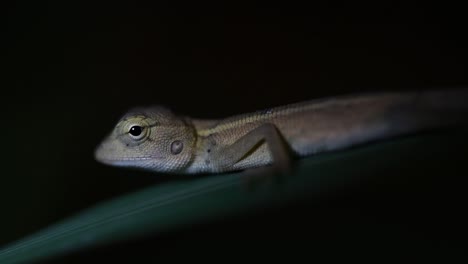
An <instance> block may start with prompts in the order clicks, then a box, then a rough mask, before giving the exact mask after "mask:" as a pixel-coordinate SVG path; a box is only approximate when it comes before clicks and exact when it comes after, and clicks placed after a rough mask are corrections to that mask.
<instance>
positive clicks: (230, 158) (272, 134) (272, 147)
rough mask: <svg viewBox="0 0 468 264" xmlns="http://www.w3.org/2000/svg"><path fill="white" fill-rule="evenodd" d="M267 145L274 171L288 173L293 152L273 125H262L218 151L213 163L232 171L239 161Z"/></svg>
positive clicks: (223, 169) (222, 168)
mask: <svg viewBox="0 0 468 264" xmlns="http://www.w3.org/2000/svg"><path fill="white" fill-rule="evenodd" d="M262 144H266V145H267V148H268V150H269V151H270V154H271V157H272V159H273V160H272V163H273V164H272V165H273V169H275V170H279V171H280V172H286V171H288V170H289V169H290V168H291V159H292V157H291V154H292V153H291V151H290V149H289V146H288V144H287V142H286V140H285V139H284V138H283V136H282V135H281V134H280V132H279V130H278V129H277V128H276V126H275V125H273V124H262V125H260V126H258V127H257V128H255V129H253V130H251V131H250V132H248V133H247V134H245V135H244V136H242V137H241V138H239V139H238V140H236V141H235V142H234V143H233V144H231V145H229V146H224V147H222V148H220V149H218V150H217V151H216V152H214V153H213V154H214V155H213V161H214V164H216V166H218V168H219V169H220V170H221V171H228V170H231V169H232V167H233V166H234V165H235V164H236V163H238V162H239V161H241V160H243V159H246V158H249V155H250V154H252V153H253V152H254V151H255V150H256V149H257V148H258V147H260V146H261V145H262Z"/></svg>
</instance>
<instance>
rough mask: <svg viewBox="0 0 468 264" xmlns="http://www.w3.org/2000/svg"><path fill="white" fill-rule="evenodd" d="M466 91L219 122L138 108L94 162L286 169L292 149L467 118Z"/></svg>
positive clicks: (158, 167) (319, 104) (359, 100)
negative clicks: (139, 131)
mask: <svg viewBox="0 0 468 264" xmlns="http://www.w3.org/2000/svg"><path fill="white" fill-rule="evenodd" d="M467 94H468V93H467V92H466V91H463V90H461V91H450V92H437V91H435V92H426V93H380V94H368V95H359V96H343V97H337V98H331V99H325V100H323V99H322V100H312V101H308V102H302V103H296V104H291V105H286V106H281V107H276V108H272V109H268V110H263V111H257V112H254V113H250V114H243V115H238V116H233V117H230V118H226V119H222V120H201V119H192V118H188V117H179V116H176V115H174V114H173V113H172V112H170V111H169V110H167V109H164V108H159V107H156V108H140V109H135V110H132V111H130V112H129V113H127V114H126V115H125V116H124V117H123V118H122V120H121V121H120V122H119V123H118V125H117V126H116V128H115V130H114V131H113V133H112V134H111V135H110V136H109V138H108V139H107V140H106V141H104V142H103V143H102V144H101V146H100V147H99V148H98V149H97V151H96V158H97V159H98V160H100V161H101V162H104V163H107V164H111V165H120V166H128V167H137V168H144V169H149V170H153V171H161V172H178V173H212V172H225V171H232V170H242V169H247V168H253V167H259V166H264V165H268V164H271V163H277V164H279V165H280V166H286V165H287V159H288V157H289V152H292V153H291V154H293V155H295V156H299V157H301V156H307V155H312V154H316V153H321V152H325V151H332V150H338V149H343V148H346V147H350V146H353V145H357V144H361V143H365V142H369V141H374V140H379V139H384V138H388V137H393V136H397V135H402V134H406V133H411V132H416V131H420V130H424V129H428V128H433V127H439V126H445V125H451V124H455V123H458V122H460V121H462V120H463V121H464V120H466V118H464V115H463V114H466V113H467V108H468V106H467V100H468V96H467ZM135 126H138V127H140V128H143V129H146V130H145V131H144V132H145V135H144V137H142V138H138V139H136V138H134V137H133V135H131V134H130V129H132V127H135ZM142 133H143V132H142ZM139 136H140V135H139Z"/></svg>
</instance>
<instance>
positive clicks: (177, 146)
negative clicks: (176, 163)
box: [171, 140, 184, 155]
mask: <svg viewBox="0 0 468 264" xmlns="http://www.w3.org/2000/svg"><path fill="white" fill-rule="evenodd" d="M183 149H184V143H182V141H180V140H176V141H174V142H172V143H171V153H172V154H174V155H177V154H179V153H180V152H182V150H183Z"/></svg>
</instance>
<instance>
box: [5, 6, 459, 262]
mask: <svg viewBox="0 0 468 264" xmlns="http://www.w3.org/2000/svg"><path fill="white" fill-rule="evenodd" d="M178 4H180V6H178ZM5 10H6V12H7V16H6V18H7V23H6V25H7V29H6V30H5V31H4V34H3V37H2V39H3V41H2V42H3V43H4V44H6V47H5V48H4V49H3V51H4V53H5V55H4V56H2V57H3V59H2V61H3V62H4V64H5V66H6V71H4V73H6V74H5V77H4V78H2V79H3V80H4V84H3V85H2V96H1V98H2V101H3V102H2V108H3V111H2V113H3V118H2V126H1V127H2V138H3V144H2V145H3V148H2V151H1V152H0V153H1V154H0V155H1V164H2V173H1V175H2V176H1V178H0V187H1V191H0V195H1V196H0V198H1V201H2V202H1V206H2V218H1V221H0V234H1V235H0V245H3V244H5V243H7V242H11V241H13V240H15V239H18V238H20V237H22V236H23V235H26V234H29V233H30V232H32V231H35V230H38V229H40V228H42V227H44V226H46V225H48V224H50V223H53V222H55V221H57V220H59V219H62V218H64V217H66V216H70V215H72V214H74V213H76V212H78V211H79V210H81V209H84V208H88V207H90V206H92V205H93V204H96V203H97V202H99V201H103V200H106V199H108V198H111V197H115V196H118V195H120V194H124V193H128V192H130V191H132V190H137V189H140V188H143V187H144V186H148V185H151V184H155V183H157V182H158V181H160V177H159V175H156V176H155V175H153V174H150V173H144V172H134V171H127V170H121V169H115V168H110V167H105V166H103V165H100V164H98V163H96V162H95V161H94V160H93V157H92V152H93V150H94V147H95V146H96V145H97V144H98V143H99V141H100V140H101V139H102V138H103V136H104V135H105V134H106V133H107V132H109V131H110V129H111V128H112V126H113V125H114V123H115V121H116V120H117V118H118V117H119V116H120V115H121V114H122V113H123V112H125V111H126V110H127V109H128V108H130V107H133V106H136V105H149V104H162V105H165V106H168V107H170V108H172V109H174V110H175V111H176V112H180V113H183V114H187V115H191V116H194V117H206V118H216V117H224V116H227V115H231V114H236V113H240V112H245V111H252V110H256V109H262V108H266V107H271V106H276V105H281V104H286V103H292V102H297V101H302V100H306V99H312V98H316V97H323V96H332V95H337V94H344V93H355V92H364V91H377V90H408V89H411V90H414V89H430V88H445V87H456V86H457V87H458V86H463V85H466V84H467V82H468V78H467V67H468V62H467V59H468V50H467V48H466V47H467V41H466V40H465V35H466V34H465V33H466V28H465V26H466V23H465V21H464V20H465V19H464V14H463V12H462V11H463V8H461V7H456V6H436V5H432V6H431V5H430V4H428V3H426V4H424V5H423V6H422V5H417V4H409V3H404V4H399V3H392V2H379V4H373V5H358V4H356V3H351V2H350V3H349V4H346V5H338V4H310V5H309V6H306V5H301V6H296V5H293V4H285V3H283V4H275V3H272V2H270V3H268V4H257V3H253V2H252V3H250V4H248V5H243V6H241V5H236V4H226V3H223V4H217V5H212V4H210V5H201V4H200V3H196V4H195V3H194V4H191V5H186V4H184V5H182V3H173V4H167V3H164V2H159V1H155V2H154V3H153V4H142V3H136V2H128V3H125V4H121V3H112V4H110V3H106V4H104V3H103V4H97V3H93V4H85V3H80V2H71V1H63V2H58V3H52V2H47V3H46V2H42V1H41V2H38V3H35V4H26V3H20V2H11V3H10V4H8V6H7V7H6V8H5ZM465 146H466V144H465ZM464 153H465V154H466V151H465V152H464ZM454 155H455V154H454ZM454 170H455V169H454ZM441 171H442V169H441V170H440V171H439V172H441ZM417 174H418V169H413V170H412V171H411V173H409V174H408V175H406V176H411V175H417ZM376 176H378V175H377V174H376ZM162 178H164V177H163V176H162ZM452 180H453V179H452ZM453 184H454V185H461V184H463V182H462V181H461V180H459V181H458V182H456V181H455V182H454V183H453ZM401 186H403V187H401V188H402V189H404V191H405V192H407V194H408V193H414V191H416V194H415V195H414V196H415V197H416V196H418V195H420V193H417V190H414V188H416V187H415V186H417V184H416V183H413V185H411V184H409V185H405V184H402V185H401ZM433 187H434V186H433ZM446 187H447V189H450V186H448V185H447V186H446ZM373 188H374V189H373ZM375 188H376V187H375V186H367V187H362V189H360V190H353V191H350V193H349V194H346V195H342V196H340V197H335V198H334V199H332V200H330V201H328V202H327V203H314V204H313V206H314V208H315V210H317V212H318V213H320V214H322V215H325V216H326V217H325V219H327V220H323V219H322V220H320V221H319V220H314V219H315V218H313V217H310V218H308V217H305V214H304V213H301V212H302V210H303V209H304V207H305V206H304V205H303V204H301V205H297V208H300V209H297V210H295V209H292V208H296V207H291V208H288V209H283V212H284V214H286V213H287V214H289V215H292V216H296V218H302V219H303V220H302V221H300V222H299V226H301V227H305V226H308V225H310V226H314V224H315V225H322V226H324V228H322V229H319V230H322V231H316V232H318V233H317V234H315V235H317V237H318V239H317V240H314V234H313V232H312V231H311V230H312V229H307V230H308V231H309V233H307V234H308V237H309V239H310V243H312V244H320V242H319V241H318V240H319V239H323V238H325V237H328V235H330V236H331V238H330V241H328V242H327V243H328V244H327V243H325V244H322V248H326V249H331V248H333V247H335V246H336V247H337V248H345V247H347V246H349V245H350V244H353V242H355V241H356V240H359V238H358V237H357V236H359V235H358V234H363V233H364V234H368V235H369V234H371V233H373V232H374V231H375V230H380V231H382V230H386V231H385V232H386V234H392V233H393V231H392V230H398V232H399V233H401V234H406V231H408V230H406V228H408V227H407V226H406V225H404V224H402V223H405V221H404V220H401V219H404V218H405V216H404V214H406V213H408V212H410V211H411V209H409V208H408V207H405V209H404V210H402V211H399V210H398V209H397V208H398V207H400V206H403V207H404V204H405V202H404V199H399V200H398V201H399V203H396V204H395V203H392V202H391V201H390V200H387V198H383V197H384V196H385V195H383V194H379V191H381V190H380V189H375ZM459 188H460V187H459ZM429 189H431V188H429ZM434 189H436V188H434ZM431 190H432V189H431ZM399 191H400V192H401V191H402V190H399ZM369 192H371V193H374V195H373V196H371V197H369V196H368V193H369ZM390 193H392V192H390V191H389V192H388V193H386V194H390ZM444 194H445V193H442V194H441V193H437V191H433V192H428V193H424V194H421V195H426V196H424V197H425V198H427V199H434V200H437V199H436V198H435V197H439V196H443V195H444ZM379 197H380V199H381V200H378V199H379ZM408 197H412V196H411V195H407V196H405V198H408ZM462 197H465V198H466V195H465V196H462ZM353 199H354V200H353ZM372 199H374V200H375V199H377V201H378V202H375V203H371V202H369V200H372ZM350 200H353V201H355V202H354V203H349V202H348V201H350ZM382 201H386V202H387V205H391V206H393V207H394V210H393V211H392V213H393V214H396V215H394V216H395V217H396V218H399V217H400V218H399V219H400V220H401V221H396V223H393V220H388V219H387V220H386V218H387V217H388V215H385V214H384V215H383V216H379V213H375V214H373V213H369V212H372V210H371V208H376V207H377V208H378V207H379V205H378V203H379V202H382ZM446 202H447V201H446ZM350 204H352V206H351V205H350ZM463 204H464V203H462V202H461V201H458V202H457V203H456V204H455V206H452V207H450V208H457V210H458V209H459V210H464V208H458V207H457V206H462V205H463ZM413 205H414V200H413ZM310 206H311V205H310V204H308V205H307V206H306V207H307V208H310ZM362 208H367V209H369V210H368V211H367V212H368V214H370V215H371V216H372V217H374V218H377V219H379V221H382V222H383V223H384V224H382V225H380V224H375V223H374V224H368V223H367V224H366V223H365V222H366V221H368V219H369V215H366V214H361V213H359V212H360V211H362V210H360V209H362ZM438 208H439V211H435V213H434V212H431V213H430V214H429V215H431V216H433V215H432V214H434V215H438V216H440V214H446V213H447V212H445V211H444V210H442V211H441V210H440V209H441V208H444V206H442V205H440V206H439V207H438ZM288 210H289V211H288ZM376 210H377V209H376ZM380 210H381V211H380V213H382V212H383V211H384V210H383V209H380ZM454 210H455V209H454ZM377 211H378V210H377ZM399 214H400V215H399ZM278 215H279V214H278V212H276V213H275V212H271V213H270V215H268V214H266V213H265V214H263V218H259V217H258V216H255V215H254V216H240V217H239V219H237V220H236V219H231V220H230V222H227V223H224V222H223V223H212V224H211V225H206V226H201V227H198V228H195V229H193V230H191V231H187V232H188V233H187V232H181V233H180V234H176V235H173V236H171V235H166V236H163V237H161V238H157V239H155V240H154V241H153V240H150V241H138V242H134V243H136V245H137V246H132V245H133V244H132V245H129V244H124V245H120V247H123V248H125V249H126V250H123V251H125V252H127V253H128V252H129V253H128V254H132V252H135V251H138V253H139V254H143V255H144V253H143V251H144V250H142V248H143V245H148V243H150V244H151V243H153V244H154V243H156V244H157V243H159V244H158V245H162V244H164V245H165V246H164V247H163V249H164V250H167V249H169V248H171V247H172V245H174V244H177V245H179V246H180V244H183V245H187V244H185V241H190V242H187V243H189V244H190V243H194V241H196V239H194V237H200V236H201V237H207V238H211V239H212V240H219V239H223V238H226V237H227V238H228V239H229V238H233V237H234V238H241V239H244V240H250V239H255V238H257V239H258V238H260V237H263V236H267V237H269V238H270V239H271V238H272V236H273V235H272V234H271V232H270V230H271V229H275V230H278V233H276V234H279V237H281V236H286V237H288V238H289V239H292V236H293V235H292V234H294V233H295V232H292V233H290V232H288V231H287V230H286V229H281V225H280V224H279V222H280V221H279V220H276V221H275V220H273V222H271V219H275V218H276V217H278ZM429 215H424V216H418V215H417V214H412V216H411V217H413V218H411V217H410V218H411V219H413V221H412V225H410V228H408V229H411V228H414V227H418V226H420V227H421V226H423V227H421V229H424V230H425V231H424V230H420V232H417V235H415V236H417V237H418V238H416V241H417V242H415V244H418V243H419V244H421V241H422V240H424V239H425V238H421V240H418V239H419V236H420V235H421V234H423V235H421V236H425V237H432V238H433V240H431V241H435V242H434V243H435V244H436V245H440V244H444V245H445V243H448V245H449V246H447V247H444V248H446V249H447V250H448V248H451V247H452V246H455V247H458V246H460V244H458V240H454V239H452V238H458V237H459V236H458V235H455V234H454V233H457V232H462V233H461V234H463V232H465V233H466V229H465V231H463V230H458V229H457V228H458V227H460V228H461V227H462V226H463V224H461V222H459V223H460V224H459V225H458V226H456V227H457V228H454V229H453V230H452V229H451V230H452V231H453V232H452V231H450V232H449V233H446V232H444V231H443V230H444V227H442V226H440V225H438V224H437V223H438V222H437V221H438V220H437V221H436V220H434V219H432V222H429V223H425V224H424V225H422V224H421V225H420V224H419V223H418V221H419V220H421V221H422V222H424V221H425V220H423V219H426V217H429ZM372 217H371V218H372ZM429 218H430V217H429ZM304 219H307V221H306V220H304ZM346 219H349V221H350V222H349V223H354V224H357V225H359V226H360V227H361V228H363V231H362V233H361V232H356V231H351V230H352V229H353V228H354V227H353V226H355V225H353V224H347V225H345V226H344V227H342V229H339V231H336V232H332V233H331V234H328V233H326V232H325V231H323V230H328V229H327V228H326V227H327V224H329V226H328V227H330V226H331V225H333V226H335V225H338V223H339V222H340V221H341V220H343V221H345V220H346ZM415 219H416V220H415ZM284 220H285V219H281V221H284ZM465 220H466V218H465ZM265 221H267V222H268V223H269V224H267V225H266V227H265V225H264V224H265ZM334 221H336V222H334ZM331 222H332V223H333V224H331ZM371 222H372V221H371ZM410 222H411V221H410ZM288 223H289V224H291V222H288ZM300 223H302V225H300ZM442 223H443V225H444V226H447V225H450V223H451V222H450V221H448V220H446V221H445V222H442ZM226 226H229V228H227V227H226ZM261 226H264V227H263V229H262V228H261ZM367 226H371V227H369V228H367V229H366V227H367ZM426 227H427V229H425V228H426ZM387 229H388V230H387ZM232 230H236V231H232ZM254 230H260V231H258V232H257V233H256V232H253V231H254ZM301 230H303V229H301ZM296 231H297V232H298V233H300V231H298V230H296ZM426 231H427V232H426ZM301 232H302V231H301ZM311 232H312V233H311ZM314 232H315V231H314ZM409 233H411V232H409V231H408V234H409ZM209 234H212V235H209ZM216 234H218V235H216ZM220 234H222V235H220ZM268 234H269V235H268ZM434 234H435V235H434ZM364 236H365V235H364ZM350 237H353V238H355V239H356V240H354V239H351V238H350ZM365 237H366V236H365ZM410 237H411V238H414V237H413V236H412V235H407V236H406V235H401V236H399V237H398V239H395V237H393V240H391V239H392V238H391V237H390V238H389V239H390V240H391V242H388V239H387V238H380V240H379V238H378V237H372V239H375V240H376V243H383V241H387V243H388V245H387V246H391V245H394V242H395V241H396V242H395V243H397V244H398V243H401V242H402V241H408V240H410V241H413V240H411V239H410ZM367 238H369V236H367ZM179 239H182V240H179ZM278 240H279V242H278V243H279V245H281V243H284V240H283V239H278ZM158 241H159V242H158ZM161 241H172V242H168V243H167V244H165V243H163V242H161ZM177 241H179V243H176V242H177ZM180 241H184V242H180ZM331 241H334V242H336V241H338V242H337V244H335V243H332V242H331ZM424 241H425V240H424ZM447 241H448V242H447ZM153 244H152V245H153ZM372 244H374V243H373V242H369V243H368V244H365V245H367V246H369V245H372ZM409 244H411V245H412V242H411V243H410V242H408V245H409ZM327 245H328V246H327ZM340 245H341V246H340ZM427 245H428V244H424V243H423V246H420V247H419V249H422V248H424V249H426V246H427ZM430 245H433V244H432V242H431V243H430ZM115 247H119V246H115ZM436 247H438V246H436ZM408 248H409V246H408ZM106 250H110V251H112V252H114V253H115V248H111V249H100V250H97V251H96V252H94V253H89V252H88V253H87V254H89V255H88V257H89V258H93V257H95V256H96V255H99V254H105V252H107V251H106ZM132 250H133V251H132ZM409 251H411V250H409ZM103 252H104V253H103ZM83 254H84V253H83ZM93 254H94V255H93ZM122 254H124V253H120V255H122ZM85 255H86V254H85ZM118 256H119V255H118ZM75 257H76V256H75Z"/></svg>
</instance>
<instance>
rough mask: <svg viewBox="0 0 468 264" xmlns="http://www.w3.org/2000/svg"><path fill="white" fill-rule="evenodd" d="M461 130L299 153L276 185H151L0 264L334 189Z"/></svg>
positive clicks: (34, 239) (59, 227)
mask: <svg viewBox="0 0 468 264" xmlns="http://www.w3.org/2000/svg"><path fill="white" fill-rule="evenodd" d="M465 135H466V132H465V133H460V132H458V133H436V134H425V135H420V136H417V137H416V136H413V137H406V138H400V139H398V140H391V141H387V142H381V143H376V144H371V145H367V146H363V147H359V148H354V149H351V150H347V151H341V152H335V153H329V154H324V155H318V156H315V157H309V158H305V159H302V160H299V161H298V162H297V169H296V170H295V171H294V173H292V174H291V175H283V177H281V181H280V182H279V183H269V184H267V183H266V182H265V183H261V184H259V185H257V186H256V187H254V188H253V189H247V188H246V186H247V185H246V180H245V178H244V177H243V176H245V175H244V174H243V173H232V174H219V175H213V176H205V177H194V178H193V179H190V180H179V181H174V182H169V183H164V184H161V185H157V186H152V187H149V188H147V189H144V190H141V191H138V192H136V193H132V194H129V195H125V196H122V197H119V198H117V199H114V200H111V201H107V202H104V203H102V204H100V205H97V206H95V207H93V208H90V209H88V210H86V211H84V212H81V213H79V214H77V215H76V216H74V217H71V218H70V219H66V220H64V221H63V222H61V223H57V224H54V225H52V226H50V227H48V228H46V229H44V230H42V231H40V232H38V233H35V234H32V235H30V236H29V237H26V238H24V239H21V240H20V241H16V242H14V243H12V244H11V245H8V246H6V247H5V248H3V249H2V250H0V263H3V264H5V263H23V262H28V263H30V262H31V261H37V260H40V259H43V258H46V257H52V256H56V255H59V254H65V253H67V252H70V251H75V250H78V249H83V248H89V247H93V246H96V245H102V244H106V243H110V242H116V241H122V240H126V239H129V238H135V237H139V236H144V235H145V234H152V235H154V234H157V233H160V232H166V231H170V230H177V229H179V228H182V227H184V226H187V225H191V224H194V223H201V222H203V221H208V220H216V219H221V218H223V217H225V216H228V215H235V214H240V213H245V212H247V211H249V210H252V209H255V208H259V207H265V206H268V207H275V206H279V205H283V204H285V203H287V202H289V201H292V200H300V199H303V198H304V197H309V198H310V196H311V195H312V196H315V195H316V196H318V195H322V194H327V193H329V192H331V191H332V190H334V191H339V190H340V189H343V188H344V189H345V188H346V186H347V184H349V183H352V182H359V180H360V177H362V175H364V174H366V172H372V171H375V170H376V169H377V168H385V167H391V166H395V164H398V162H399V161H400V159H401V158H402V156H406V157H411V155H417V154H418V153H422V152H424V151H425V149H426V147H427V146H429V145H430V146H432V148H433V149H434V148H437V147H439V148H440V147H443V146H446V145H447V144H449V145H450V144H452V145H457V144H458V143H459V142H460V141H463V140H464V138H465V137H464V136H465ZM465 141H466V140H465ZM405 153H406V154H405ZM369 160H371V161H372V162H368V161H369Z"/></svg>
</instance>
